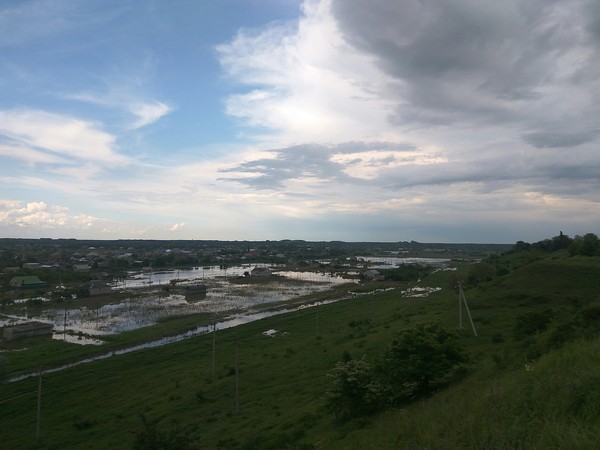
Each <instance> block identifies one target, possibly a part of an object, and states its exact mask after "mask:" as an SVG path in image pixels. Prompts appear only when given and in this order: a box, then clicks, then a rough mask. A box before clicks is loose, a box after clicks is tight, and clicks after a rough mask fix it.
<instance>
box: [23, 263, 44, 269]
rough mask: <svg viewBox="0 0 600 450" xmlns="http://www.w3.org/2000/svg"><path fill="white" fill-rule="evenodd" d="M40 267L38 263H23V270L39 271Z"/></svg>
mask: <svg viewBox="0 0 600 450" xmlns="http://www.w3.org/2000/svg"><path fill="white" fill-rule="evenodd" d="M40 267H42V265H41V264H40V263H37V262H27V263H23V269H31V270H33V269H39V268H40Z"/></svg>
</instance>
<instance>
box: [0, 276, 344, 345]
mask: <svg viewBox="0 0 600 450" xmlns="http://www.w3.org/2000/svg"><path fill="white" fill-rule="evenodd" d="M253 267H255V266H253ZM250 270H251V268H249V267H245V266H240V267H233V268H227V269H224V268H219V267H218V266H217V267H210V268H195V269H190V270H178V271H164V272H158V273H157V272H154V273H137V274H132V275H131V276H130V277H128V278H127V279H124V280H121V281H119V282H118V283H115V284H114V285H113V290H114V291H116V292H119V291H121V292H131V294H132V295H131V296H130V297H125V298H124V299H122V300H120V301H118V302H115V303H108V304H102V305H100V304H98V302H96V301H95V299H94V297H89V298H87V299H85V300H84V301H88V300H89V305H85V306H81V307H77V308H69V307H68V306H67V307H65V308H61V307H60V306H58V307H57V306H53V307H51V306H50V305H49V306H48V307H47V308H44V307H43V306H42V307H41V308H35V309H32V308H27V306H26V305H25V304H23V307H22V308H20V309H19V312H17V313H16V314H11V315H5V316H0V326H4V325H11V324H17V323H21V322H25V321H29V320H37V321H41V322H48V323H52V324H53V325H54V336H53V337H54V338H55V339H61V340H65V341H69V342H74V343H78V344H101V343H102V336H104V335H110V334H117V333H122V332H125V331H130V330H134V329H137V328H142V327H146V326H150V325H153V324H155V323H157V322H158V321H160V320H161V319H165V318H168V317H171V316H184V315H192V314H198V313H225V314H227V313H230V314H231V315H235V314H237V315H238V316H239V315H240V314H242V315H244V314H246V315H251V314H252V313H253V309H255V308H256V307H257V306H259V305H268V304H275V303H280V302H284V301H288V300H293V299H294V298H297V297H300V296H305V295H309V294H313V293H316V292H322V291H325V290H327V289H330V288H331V287H332V286H334V285H337V284H342V283H348V282H349V281H351V280H348V279H344V278H341V277H338V276H332V275H329V274H323V273H316V272H292V271H285V272H280V273H277V274H276V275H274V276H272V277H268V279H262V280H257V278H255V277H248V276H246V277H244V272H246V273H248V272H249V271H250ZM200 283H201V284H203V285H205V286H206V288H207V292H206V294H205V295H201V296H195V298H194V297H189V296H188V297H186V296H185V295H184V294H183V293H181V291H182V290H183V289H185V287H186V286H190V285H197V284H200ZM125 289H126V291H124V290H125ZM136 291H141V292H143V293H142V294H140V293H139V292H137V293H136ZM39 300H40V301H43V299H39ZM15 303H16V304H20V303H19V302H18V301H17V302H15ZM237 320H241V319H240V318H239V317H238V319H237Z"/></svg>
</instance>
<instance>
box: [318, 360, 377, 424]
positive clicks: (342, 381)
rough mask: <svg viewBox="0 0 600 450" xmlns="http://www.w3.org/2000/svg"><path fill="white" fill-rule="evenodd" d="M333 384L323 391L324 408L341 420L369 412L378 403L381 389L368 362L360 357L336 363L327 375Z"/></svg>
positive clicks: (375, 407) (374, 408)
mask: <svg viewBox="0 0 600 450" xmlns="http://www.w3.org/2000/svg"><path fill="white" fill-rule="evenodd" d="M327 375H328V376H329V377H330V378H331V379H332V380H333V387H332V389H330V390H329V391H328V392H327V394H326V405H327V408H328V409H329V410H330V411H331V412H333V413H334V414H335V417H336V419H338V420H340V421H344V420H347V419H351V418H354V417H359V416H362V415H365V414H369V413H371V412H373V411H375V410H377V409H378V408H379V407H380V405H381V404H382V401H381V400H382V389H381V386H380V385H379V383H378V382H377V381H376V379H375V377H374V375H373V371H372V369H371V366H370V364H369V363H368V362H367V361H365V358H364V357H363V358H362V359H350V360H348V361H345V362H338V363H337V365H336V366H335V368H334V369H333V370H332V371H331V372H329V373H328V374H327Z"/></svg>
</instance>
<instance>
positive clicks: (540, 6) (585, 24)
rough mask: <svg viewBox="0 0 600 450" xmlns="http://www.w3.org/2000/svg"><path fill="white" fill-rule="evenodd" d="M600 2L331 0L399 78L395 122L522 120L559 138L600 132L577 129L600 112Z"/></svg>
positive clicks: (557, 141) (567, 141)
mask: <svg viewBox="0 0 600 450" xmlns="http://www.w3.org/2000/svg"><path fill="white" fill-rule="evenodd" d="M598 4H599V3H598V2H593V1H589V2H585V1H579V0H568V1H548V0H525V1H523V0H519V1H516V0H515V1H506V2H486V1H484V2H482V1H480V0H444V1H441V0H403V1H397V2H391V1H389V0H369V1H365V0H333V3H332V10H333V14H334V16H335V17H336V19H337V21H338V25H339V27H340V29H341V30H342V32H343V34H344V36H345V38H346V40H347V41H348V42H350V43H351V44H352V45H354V46H355V47H357V48H358V49H361V50H362V51H364V52H366V53H369V54H371V55H374V56H375V57H376V58H377V61H378V65H379V66H380V67H381V68H382V69H383V70H384V71H385V72H386V73H387V74H389V75H391V76H393V77H394V78H395V79H396V80H398V81H399V84H398V85H399V86H401V87H400V88H399V90H398V91H397V92H396V93H395V95H396V96H397V97H398V107H397V109H396V113H395V115H394V116H393V117H392V118H391V120H392V121H393V122H394V123H397V124H409V123H413V124H420V125H423V126H430V125H440V124H441V125H451V124H454V125H474V124H478V123H479V124H485V125H504V126H517V125H518V126H519V127H520V128H521V130H523V129H525V130H527V131H525V132H524V133H523V132H521V133H519V134H522V135H523V136H524V138H525V140H526V142H528V143H530V144H532V145H534V146H537V147H546V146H550V147H557V146H575V145H579V144H581V143H582V142H587V141H589V140H590V139H593V138H595V137H596V136H595V135H592V134H589V133H588V134H585V135H584V136H581V137H579V138H577V137H576V136H574V135H575V134H576V133H577V132H578V131H579V130H581V129H586V127H587V128H589V127H591V126H593V123H594V122H595V121H596V120H597V117H599V116H600V108H599V107H598V104H597V102H589V101H587V100H588V99H589V96H598V95H599V94H600V85H599V83H598V76H600V58H599V56H600V54H599V51H598V48H599V46H598V42H599V41H600V7H599V6H598ZM586 94H587V95H586ZM586 97H587V98H586ZM557 124H560V127H561V128H562V130H561V131H560V132H558V133H557V131H556V126H557ZM544 134H547V136H544Z"/></svg>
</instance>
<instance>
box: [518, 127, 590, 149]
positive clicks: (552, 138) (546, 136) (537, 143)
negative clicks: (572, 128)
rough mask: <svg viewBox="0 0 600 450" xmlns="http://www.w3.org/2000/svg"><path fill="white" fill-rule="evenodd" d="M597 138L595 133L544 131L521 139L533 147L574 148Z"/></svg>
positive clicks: (526, 135)
mask: <svg viewBox="0 0 600 450" xmlns="http://www.w3.org/2000/svg"><path fill="white" fill-rule="evenodd" d="M597 137H598V132H597V131H587V132H572V133H569V132H565V133H562V132H560V131H558V132H553V131H544V132H537V133H528V134H525V135H523V139H524V140H525V141H526V142H528V143H529V144H531V145H533V146H534V147H539V148H543V147H576V146H578V145H581V144H585V143H586V142H591V141H593V140H595V139H596V138H597Z"/></svg>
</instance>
